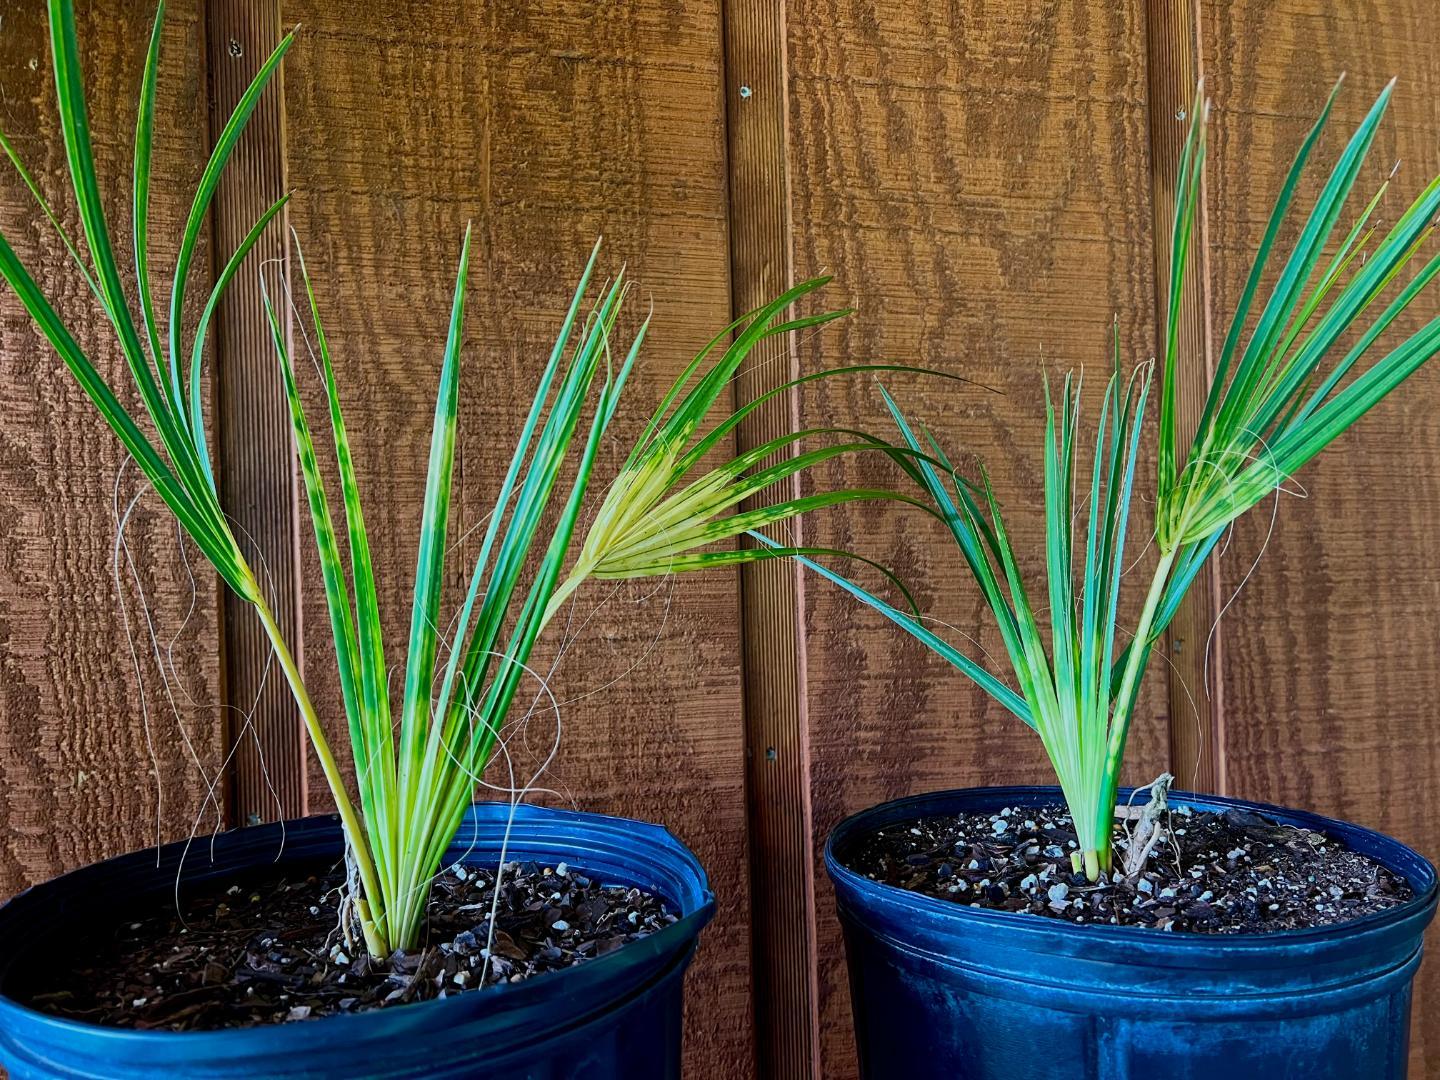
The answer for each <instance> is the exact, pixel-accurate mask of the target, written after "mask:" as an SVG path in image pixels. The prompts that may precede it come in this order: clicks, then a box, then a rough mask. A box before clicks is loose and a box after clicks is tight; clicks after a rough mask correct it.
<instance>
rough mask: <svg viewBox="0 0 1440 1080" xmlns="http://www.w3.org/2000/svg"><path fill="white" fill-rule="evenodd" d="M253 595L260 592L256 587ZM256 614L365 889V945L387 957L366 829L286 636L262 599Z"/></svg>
mask: <svg viewBox="0 0 1440 1080" xmlns="http://www.w3.org/2000/svg"><path fill="white" fill-rule="evenodd" d="M255 591H256V595H259V593H260V590H259V588H258V587H257V588H256V590H255ZM255 613H256V615H258V616H259V618H260V625H261V626H263V627H264V628H265V635H266V637H268V638H269V639H270V647H271V649H272V650H273V651H274V653H275V659H276V660H277V661H278V662H279V664H280V670H281V671H283V672H284V673H285V681H286V682H288V683H289V684H290V693H291V695H292V696H293V697H294V698H295V704H296V706H297V707H298V708H299V710H300V716H301V718H302V719H303V720H304V721H305V732H306V734H307V735H309V737H310V745H311V746H312V747H313V748H314V750H315V757H316V758H317V759H318V760H319V762H320V768H321V771H322V772H324V774H325V783H326V784H327V785H328V786H329V788H330V794H331V795H332V796H333V797H334V799H335V805H336V807H337V809H338V810H339V812H340V821H341V823H342V825H343V826H344V829H345V840H346V843H347V844H348V846H349V848H350V851H351V852H352V853H353V855H354V858H355V865H356V868H357V869H358V870H359V872H360V883H361V885H362V886H363V888H364V896H363V897H361V898H359V899H358V901H357V907H358V908H359V911H360V916H361V917H360V927H361V930H362V931H363V932H364V934H365V945H366V947H367V948H368V949H369V950H370V952H371V953H372V954H373V955H375V956H386V955H388V953H389V950H388V949H384V948H383V947H382V943H384V942H385V941H386V940H387V938H388V933H387V930H386V920H385V904H384V900H383V894H382V893H381V892H380V882H379V879H378V878H377V877H376V876H375V864H374V861H373V860H372V859H371V858H370V848H369V846H368V845H367V844H366V841H365V828H364V825H363V823H362V822H361V820H360V816H359V815H358V814H356V812H355V807H354V805H353V804H352V803H351V802H350V795H349V793H348V792H347V791H346V790H345V778H344V777H343V776H342V775H341V774H340V767H339V765H337V764H336V762H335V755H334V754H333V753H332V752H331V750H330V743H329V742H328V740H326V738H325V732H324V730H323V729H322V728H321V727H320V718H319V717H318V716H317V715H316V712H315V706H314V705H313V704H312V703H311V701H310V695H309V693H308V692H307V691H306V689H305V683H304V681H303V680H302V678H301V676H300V669H299V666H298V665H297V664H296V663H295V658H294V657H293V656H292V655H291V653H290V647H289V646H288V645H286V643H285V636H284V634H283V633H282V632H281V630H280V627H279V625H278V624H277V623H276V621H275V616H274V614H273V613H272V612H271V610H270V607H269V605H268V604H266V603H265V601H264V600H263V599H258V600H256V601H255Z"/></svg>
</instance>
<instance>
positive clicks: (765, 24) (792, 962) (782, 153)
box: [724, 0, 819, 1080]
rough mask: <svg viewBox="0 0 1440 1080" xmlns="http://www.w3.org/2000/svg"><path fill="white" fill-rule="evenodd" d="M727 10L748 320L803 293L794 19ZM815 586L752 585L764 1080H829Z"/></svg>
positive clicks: (761, 568) (792, 493) (733, 198)
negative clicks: (811, 598) (793, 210)
mask: <svg viewBox="0 0 1440 1080" xmlns="http://www.w3.org/2000/svg"><path fill="white" fill-rule="evenodd" d="M724 10H725V74H726V78H725V93H726V104H727V114H726V115H727V121H728V123H727V128H728V132H729V162H730V251H731V276H732V285H731V289H732V294H733V297H734V303H733V307H734V310H735V315H736V317H737V318H738V317H739V316H740V315H742V314H743V313H745V312H747V311H753V310H754V309H755V308H757V307H759V306H760V305H762V304H765V303H767V302H769V301H770V300H771V299H773V298H774V297H775V296H776V295H778V294H779V293H780V292H782V291H783V290H784V289H786V288H787V287H788V286H789V285H791V284H792V283H793V282H792V280H791V273H790V270H791V266H790V250H791V244H790V241H791V222H790V189H789V183H788V178H787V175H786V160H785V158H786V134H787V120H788V114H789V95H788V93H787V88H788V86H789V79H788V72H787V68H786V53H787V42H786V35H785V18H784V10H783V7H782V6H781V5H777V4H774V3H773V2H771V0H747V2H740V3H734V2H732V3H728V4H726V5H725V9H724ZM793 338H794V335H787V336H786V337H785V338H781V339H771V340H769V341H766V342H763V343H762V344H761V346H760V347H759V348H758V349H756V350H755V353H754V354H753V356H752V357H751V359H750V361H749V362H748V363H747V364H746V365H745V367H744V368H743V369H742V370H741V372H740V377H739V378H738V380H737V381H736V393H737V395H738V397H739V398H740V399H741V400H743V401H755V400H758V399H760V398H761V397H762V396H763V395H764V394H765V393H766V392H767V391H771V390H773V389H775V388H777V387H779V386H782V385H783V384H785V383H787V382H789V381H790V380H791V379H794V378H795V377H797V376H798V375H799V374H800V372H799V365H798V357H797V355H796V351H795V342H794V340H793ZM798 411H799V394H798V392H797V391H795V390H793V389H792V390H790V391H789V392H787V393H785V394H782V395H777V396H775V397H773V398H771V399H769V400H768V401H767V402H766V403H765V404H763V405H761V406H760V407H759V408H757V409H756V410H755V411H754V412H753V413H751V414H750V415H749V416H748V417H747V418H746V419H745V421H744V422H743V423H742V424H741V425H740V427H739V429H738V430H737V432H736V435H737V439H738V442H739V444H740V449H741V450H749V449H753V448H755V447H756V446H762V445H765V444H766V443H768V442H770V441H771V440H773V439H776V438H780V437H782V436H784V435H785V434H787V433H788V432H791V431H794V430H795V424H796V421H797V419H798ZM796 452H797V449H796V448H795V447H793V446H792V447H791V448H790V450H789V453H791V454H793V453H796ZM800 493H801V484H800V481H799V478H792V479H791V480H789V481H788V482H787V483H785V484H784V485H780V486H779V487H777V488H776V489H772V490H771V491H768V492H765V493H763V494H762V495H760V496H757V497H756V498H755V499H753V500H751V503H750V504H749V505H747V506H746V507H745V509H749V508H751V505H763V504H765V503H767V502H773V501H775V500H778V499H784V498H795V497H797V496H799V495H800ZM803 529H804V526H803V525H802V524H801V523H790V524H788V525H787V526H786V527H785V530H784V535H785V536H786V538H787V540H789V541H790V542H792V543H803V542H804V536H803ZM805 575H806V571H805V569H804V567H802V566H800V565H799V564H798V563H794V562H791V561H789V560H786V561H785V562H759V563H753V564H751V565H749V566H745V567H742V568H741V574H740V596H741V608H742V627H743V634H742V646H743V648H744V664H743V668H744V673H745V733H746V746H745V767H746V770H747V774H748V777H747V778H748V784H747V787H748V791H749V807H748V809H749V820H750V830H749V832H750V896H751V905H750V918H751V935H752V939H753V949H752V956H753V957H754V961H753V963H754V967H753V970H752V978H753V979H754V983H755V1042H756V1047H757V1049H758V1051H759V1062H758V1064H759V1070H760V1074H761V1075H762V1076H786V1077H795V1078H796V1080H802V1078H805V1077H817V1076H819V1072H818V1068H819V1045H818V1037H819V1024H818V1015H817V1012H816V1008H817V1005H816V1002H817V998H818V993H817V985H816V955H815V881H814V876H813V875H812V874H811V873H810V867H811V865H813V862H814V850H813V846H814V828H813V823H812V821H811V816H810V740H809V734H810V732H809V727H810V725H809V716H808V710H807V707H806V694H805V678H806V659H805V638H804V623H803V611H804V603H805V601H804V591H805Z"/></svg>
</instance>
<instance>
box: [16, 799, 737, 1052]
mask: <svg viewBox="0 0 1440 1080" xmlns="http://www.w3.org/2000/svg"><path fill="white" fill-rule="evenodd" d="M508 815H509V807H508V806H507V805H504V804H495V803H480V804H477V805H476V806H475V807H474V808H473V809H472V810H471V812H470V814H469V815H468V817H467V818H466V821H465V824H464V825H462V827H461V829H460V832H459V834H458V835H457V836H456V838H455V842H454V843H453V844H452V845H451V848H450V851H449V857H450V858H452V859H456V858H463V859H464V861H466V862H469V863H473V864H477V865H486V864H489V865H494V864H495V863H496V862H497V861H498V860H499V856H500V847H501V841H502V838H503V837H504V833H505V826H506V821H507V818H508ZM282 828H283V830H284V843H283V846H282V844H281V830H282ZM183 849H184V845H183V844H170V845H167V846H165V847H163V848H161V849H160V852H159V855H160V858H159V865H158V866H157V865H156V852H155V849H153V848H151V849H148V850H145V851H138V852H135V853H133V854H130V855H122V856H120V857H119V858H116V859H110V860H109V861H107V862H102V863H97V864H95V865H94V866H88V867H86V868H84V869H83V870H77V871H75V872H74V873H71V874H66V875H64V876H63V877H59V878H56V879H55V880H53V881H50V882H47V883H45V884H44V885H38V886H36V887H35V888H33V889H30V890H28V891H26V892H24V893H21V894H20V895H19V896H17V897H15V898H14V899H12V900H11V901H9V902H8V903H6V904H5V905H4V906H3V907H0V1063H3V1064H4V1066H5V1067H6V1068H7V1069H9V1070H10V1075H11V1077H13V1078H15V1080H21V1078H29V1077H96V1078H100V1077H103V1078H105V1080H112V1078H115V1077H165V1078H166V1080H175V1078H177V1077H186V1078H187V1080H188V1078H190V1077H245V1078H247V1080H254V1078H258V1077H266V1078H269V1077H276V1078H280V1077H345V1078H356V1077H377V1078H378V1077H421V1076H425V1077H505V1078H507V1080H509V1078H511V1077H515V1078H519V1077H526V1078H531V1080H568V1078H569V1077H573V1076H584V1077H587V1078H594V1080H668V1078H674V1077H678V1076H679V1075H680V1020H681V1004H682V981H683V977H684V974H685V968H686V967H687V966H688V965H689V963H690V958H691V957H692V956H693V955H694V953H695V944H696V939H697V937H698V935H699V933H700V930H701V928H702V927H703V926H704V925H705V924H706V923H707V922H709V921H710V917H711V915H712V914H714V911H715V897H714V895H713V894H712V893H711V891H710V884H709V881H708V880H707V879H706V877H705V871H704V870H703V869H701V867H700V863H699V862H698V861H697V860H696V858H695V856H694V855H693V854H691V852H690V851H689V850H688V849H687V848H686V847H685V846H684V845H683V844H681V843H680V842H679V841H678V840H676V839H675V838H674V837H673V836H671V835H670V834H669V833H668V832H666V831H665V830H664V829H663V828H661V827H660V826H658V825H647V824H644V823H642V822H638V821H628V820H626V819H624V818H613V817H604V816H601V815H598V814H580V813H573V812H570V811H564V810H551V809H547V808H544V807H536V806H521V807H519V808H518V810H517V812H516V815H515V819H514V824H513V827H512V828H511V831H510V838H509V845H508V847H507V849H506V854H505V857H506V858H507V859H511V860H520V861H525V860H531V859H533V860H535V861H537V862H541V863H551V864H554V863H559V862H566V863H569V864H570V865H571V866H573V867H575V868H576V869H577V870H580V871H582V872H583V873H585V874H587V875H589V876H591V877H593V878H596V879H597V880H600V881H603V882H606V883H609V884H615V885H624V886H638V887H640V888H643V889H646V890H648V891H651V892H655V893H658V894H659V895H660V896H662V897H664V899H665V901H666V902H667V904H668V905H669V906H670V909H671V910H672V911H674V912H675V913H676V914H677V915H679V916H680V920H679V921H678V922H676V923H675V924H673V925H671V926H668V927H666V928H665V929H663V930H661V931H658V932H657V933H655V934H652V935H650V936H649V937H646V938H642V939H641V940H639V941H636V942H632V943H631V944H628V945H626V946H625V947H624V948H621V949H617V950H616V951H615V952H612V953H609V954H607V955H605V956H602V957H598V958H596V959H594V960H590V961H587V962H586V963H584V964H580V965H578V966H576V967H574V968H570V969H568V970H565V971H559V972H552V973H550V974H546V975H540V976H536V977H533V978H531V979H528V980H526V981H524V982H520V983H515V984H513V985H504V986H498V987H490V988H487V989H484V990H476V991H472V992H469V993H462V994H457V995H455V996H453V997H449V998H446V999H444V1000H441V1001H429V1002H423V1003H417V1004H413V1005H402V1006H395V1007H391V1008H388V1009H380V1010H376V1011H372V1012H367V1013H359V1014H346V1015H341V1016H332V1017H326V1018H324V1019H318V1020H307V1021H300V1022H296V1023H289V1024H281V1025H276V1026H270V1027H259V1028H247V1029H238V1030H225V1031H212V1032H183V1033H177V1032H155V1031H130V1030H122V1029H119V1028H104V1027H97V1026H94V1025H89V1024H82V1023H76V1022H74V1021H71V1020H61V1019H57V1018H55V1017H51V1016H47V1015H45V1014H43V1013H39V1012H36V1011H34V1010H32V1009H29V1008H26V1007H25V1006H23V1005H21V1004H19V1003H18V1002H17V1001H16V1000H14V998H13V997H12V996H11V994H10V990H11V989H12V988H14V987H17V986H19V985H22V982H23V980H24V978H25V973H26V971H27V967H28V965H31V964H34V963H37V962H43V961H44V958H45V954H44V952H43V947H44V945H45V944H46V942H48V941H52V940H55V939H56V938H57V937H68V936H70V935H72V934H75V933H78V932H80V931H82V930H84V929H85V928H88V927H93V926H95V925H96V924H97V923H98V924H100V925H101V926H103V925H104V924H105V923H107V922H108V923H111V924H113V923H115V922H117V921H118V920H119V919H121V918H123V917H124V914H125V907H126V906H127V904H128V903H129V902H130V901H133V900H138V899H140V898H143V897H147V896H150V897H153V896H154V895H156V894H160V895H164V896H170V895H173V893H174V889H175V880H176V869H177V867H178V866H180V865H181V856H182V852H183ZM213 851H214V855H213V858H212V857H211V845H210V843H209V841H208V840H205V841H197V842H196V843H193V844H191V845H190V850H189V852H188V854H185V856H184V877H183V884H182V887H181V889H182V892H181V895H182V897H183V895H184V892H183V890H184V886H185V884H191V883H196V882H201V881H213V880H215V879H222V880H223V879H225V878H227V877H230V876H235V875H237V874H242V873H244V872H245V871H250V870H255V869H259V868H263V867H265V866H267V865H270V864H274V863H276V862H277V853H278V854H279V858H278V862H279V863H280V864H282V865H283V864H287V863H296V864H304V863H310V864H314V863H315V862H319V861H323V860H325V859H339V857H340V854H341V832H340V825H339V821H338V819H337V818H334V817H315V818H304V819H302V820H299V821H291V822H286V823H285V824H284V825H283V826H281V825H279V824H275V825H264V826H257V827H254V828H249V829H243V830H240V831H237V832H231V833H225V834H223V835H221V836H219V837H218V838H217V839H216V840H215V842H214V848H213Z"/></svg>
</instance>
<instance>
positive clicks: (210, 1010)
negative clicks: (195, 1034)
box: [16, 863, 676, 1031]
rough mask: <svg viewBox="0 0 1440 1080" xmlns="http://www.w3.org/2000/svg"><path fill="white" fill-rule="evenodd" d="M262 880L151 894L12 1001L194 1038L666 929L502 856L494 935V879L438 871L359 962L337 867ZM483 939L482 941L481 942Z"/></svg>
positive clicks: (408, 992) (650, 903)
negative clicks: (178, 897)
mask: <svg viewBox="0 0 1440 1080" xmlns="http://www.w3.org/2000/svg"><path fill="white" fill-rule="evenodd" d="M309 870H310V872H306V871H305V870H299V871H291V872H289V873H287V874H281V873H279V872H275V871H272V872H271V873H270V874H268V875H266V876H256V877H252V878H248V879H246V880H245V881H243V882H241V883H237V884H231V885H229V886H228V887H227V888H224V889H223V890H221V891H218V892H214V893H211V894H203V893H197V894H193V895H192V894H190V893H186V894H185V895H184V897H183V903H182V909H183V912H184V918H183V920H182V919H181V918H180V917H179V915H177V913H176V908H175V902H174V900H173V898H170V897H167V898H165V899H163V900H158V901H157V902H156V904H155V907H154V908H153V909H151V910H149V911H148V912H140V913H137V914H136V915H134V916H133V917H131V918H130V919H129V920H127V921H126V922H124V923H123V924H121V925H120V926H119V927H117V928H114V929H110V928H106V932H105V933H104V934H103V936H102V935H100V934H98V933H97V935H96V936H94V937H90V938H86V939H79V940H76V941H74V942H71V943H70V947H69V948H68V949H66V950H65V953H64V954H63V955H55V956H54V957H53V958H52V960H53V962H52V964H51V965H50V967H49V969H48V970H47V971H46V972H44V973H43V974H41V975H39V976H37V977H36V979H35V981H33V982H32V984H31V985H30V986H29V987H28V988H19V987H17V988H16V993H17V994H18V995H20V996H22V998H23V999H25V1000H28V1003H29V1004H30V1005H32V1006H33V1007H35V1008H37V1009H42V1010H44V1011H45V1012H48V1013H52V1014H54V1015H57V1016H64V1017H68V1018H70V1019H75V1020H82V1021H85V1022H87V1023H92V1024H104V1025H109V1026H113V1027H126V1028H137V1029H142V1030H154V1029H161V1030H168V1031H200V1030H212V1029H216V1028H232V1027H251V1026H256V1025H262V1024H275V1023H284V1022H286V1021H291V1020H306V1019H309V1018H312V1017H320V1016H329V1015H332V1014H335V1013H346V1012H360V1011H363V1010H367V1009H376V1008H382V1007H384V1006H387V1005H399V1004H403V1003H406V1002H412V1001H428V1000H431V999H435V998H443V997H448V996H450V995H452V994H456V993H460V992H463V991H468V990H474V989H478V988H479V987H481V986H482V985H493V984H495V983H499V982H519V981H520V980H522V979H525V978H528V977H530V976H532V975H539V974H542V973H544V972H547V971H556V970H559V969H561V968H567V967H571V966H572V965H574V964H579V963H583V962H584V961H586V960H588V959H590V958H592V957H596V956H603V955H604V954H605V953H608V952H611V951H613V950H615V949H618V948H620V947H621V946H622V945H624V944H625V943H626V942H628V941H634V940H635V939H637V938H640V937H644V936H645V935H647V934H650V933H653V932H655V931H656V930H659V929H661V928H663V927H665V926H668V925H670V924H671V923H673V922H675V921H676V918H675V916H674V915H672V914H671V913H670V912H669V911H667V910H666V908H665V906H664V904H663V902H662V901H660V900H659V899H658V898H656V897H655V896H652V895H650V894H648V893H645V892H642V891H641V890H639V889H626V888H615V887H606V886H602V885H600V884H599V883H597V882H595V881H592V880H589V879H588V878H586V877H585V876H584V875H582V874H580V873H579V872H578V871H575V870H573V869H570V868H569V867H567V866H566V865H565V864H564V863H561V864H560V865H559V866H555V867H549V866H538V865H536V864H535V863H507V864H506V866H505V868H504V872H503V873H502V874H501V884H500V897H499V908H498V912H497V914H496V918H495V933H494V937H493V940H492V939H491V937H490V914H491V909H492V905H493V904H494V903H495V890H494V881H495V875H494V872H493V870H488V869H482V868H478V867H462V868H457V869H452V870H450V871H447V872H446V873H445V874H444V875H443V876H442V877H441V878H440V879H439V880H438V881H437V882H436V884H435V888H434V889H433V890H432V893H431V897H430V905H429V909H428V923H427V926H426V929H425V931H424V934H423V939H422V940H423V942H424V944H423V946H422V947H420V948H417V949H416V950H415V951H413V952H411V953H409V954H405V953H397V954H396V955H395V956H394V957H392V958H391V959H390V961H389V962H387V963H384V964H381V963H376V962H373V961H371V959H370V958H369V957H368V956H366V955H365V952H364V949H363V948H362V947H361V946H360V943H359V942H358V941H357V942H355V943H353V945H352V944H350V943H347V942H346V941H345V940H344V936H343V935H342V933H341V931H340V916H339V902H340V896H341V886H342V885H343V884H344V880H345V876H344V873H343V870H342V869H341V868H339V867H335V868H330V867H317V868H309ZM487 942H488V947H487Z"/></svg>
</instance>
